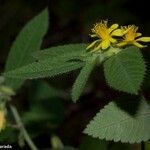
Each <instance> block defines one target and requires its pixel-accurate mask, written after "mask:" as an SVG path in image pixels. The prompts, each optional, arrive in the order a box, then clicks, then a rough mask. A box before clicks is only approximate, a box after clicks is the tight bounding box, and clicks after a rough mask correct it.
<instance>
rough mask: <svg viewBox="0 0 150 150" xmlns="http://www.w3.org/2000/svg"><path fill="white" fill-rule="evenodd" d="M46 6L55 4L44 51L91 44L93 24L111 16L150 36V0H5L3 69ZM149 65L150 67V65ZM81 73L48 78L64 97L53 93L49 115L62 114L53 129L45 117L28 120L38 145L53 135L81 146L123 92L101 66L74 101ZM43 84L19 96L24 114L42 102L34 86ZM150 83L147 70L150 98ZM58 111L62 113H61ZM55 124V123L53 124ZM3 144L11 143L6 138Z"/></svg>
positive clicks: (0, 12)
mask: <svg viewBox="0 0 150 150" xmlns="http://www.w3.org/2000/svg"><path fill="white" fill-rule="evenodd" d="M45 7H48V8H49V15H50V18H49V22H50V25H49V31H48V33H47V34H46V36H45V38H44V40H43V45H42V49H44V48H47V47H51V46H56V45H62V44H68V43H87V42H89V41H90V39H89V36H88V35H89V33H90V29H91V27H93V24H95V23H96V22H98V21H100V20H102V19H108V20H109V21H110V23H119V24H121V25H128V24H135V25H137V26H139V31H140V32H142V33H143V35H145V36H150V30H149V26H150V20H149V1H148V0H142V1H136V0H132V1H131V0H49V1H48V0H0V72H3V71H4V65H5V62H6V59H7V55H8V52H9V50H10V47H11V44H12V42H13V41H14V40H15V37H16V36H17V34H18V33H19V31H20V30H21V29H22V28H23V26H24V25H25V24H26V23H27V22H28V21H29V20H30V19H32V18H33V17H34V16H36V15H37V14H38V13H39V12H40V11H42V10H43V9H44V8H45ZM142 53H143V55H144V58H145V60H146V64H147V66H149V58H150V52H149V48H145V49H143V50H142ZM147 68H148V70H149V67H147ZM77 73H78V71H76V72H73V73H70V74H67V75H62V76H60V77H56V78H55V79H54V78H53V79H45V80H44V81H46V82H47V83H49V85H50V86H52V87H55V88H56V89H57V90H59V91H57V92H58V93H59V92H60V93H59V94H58V95H62V96H61V97H59V96H58V97H59V98H58V97H57V96H52V97H53V98H52V101H51V100H46V101H44V102H42V104H41V105H43V108H44V109H45V110H46V111H47V113H48V112H49V111H51V110H50V109H52V110H54V111H52V112H53V114H54V116H56V118H55V117H54V119H53V121H54V122H55V123H54V124H57V126H56V127H53V121H52V120H51V119H50V120H46V121H45V122H44V121H43V122H44V124H42V122H40V120H39V119H37V120H38V121H37V120H36V121H35V122H32V119H31V122H28V121H29V120H30V117H29V119H27V120H28V121H26V119H25V124H26V126H27V129H28V130H29V132H30V133H31V135H32V134H33V139H34V141H35V143H36V144H37V146H38V147H42V148H43V147H50V142H49V141H50V137H51V135H52V134H57V135H58V136H59V137H60V138H61V139H62V141H63V143H64V144H65V145H72V146H75V147H78V146H79V145H80V144H81V141H82V140H83V138H84V136H85V135H83V134H82V131H83V129H84V128H85V127H86V124H87V123H88V122H89V120H91V119H92V117H93V116H95V113H96V112H97V111H98V110H99V109H100V108H101V107H103V106H104V105H105V104H107V103H108V102H109V101H111V100H112V99H113V98H118V96H120V95H121V96H122V95H123V93H118V92H116V91H114V90H113V89H111V88H109V87H108V86H107V85H106V83H105V80H104V76H103V71H102V68H101V70H100V69H96V70H95V71H94V73H93V74H92V76H91V78H90V81H89V82H88V85H87V87H86V88H85V92H84V93H83V94H82V97H81V99H80V101H79V102H78V103H77V104H73V103H72V102H71V98H70V96H68V93H69V90H70V89H71V86H72V84H73V82H74V80H75V78H76V76H77ZM37 82H38V83H37ZM37 82H35V81H27V82H26V83H25V85H24V86H23V87H22V89H20V90H19V91H18V94H17V96H16V97H15V101H14V103H15V104H16V105H17V106H18V108H19V109H20V111H21V112H22V115H23V117H24V114H25V113H27V112H30V111H31V108H32V107H33V106H36V105H35V103H37V102H35V101H34V100H33V101H32V99H34V98H33V97H34V96H33V93H34V90H35V93H36V88H37V87H40V86H41V85H40V84H41V83H39V81H37ZM149 83H150V81H149V71H147V75H146V78H145V81H144V86H143V87H142V90H143V91H142V92H143V93H144V95H145V97H146V98H147V99H149V97H150V95H149V87H150V84H149ZM32 87H33V88H32ZM62 89H65V90H64V91H63V90H62ZM30 93H32V94H30ZM35 97H36V96H35ZM129 97H130V96H129ZM128 99H130V98H128ZM39 103H41V102H39ZM52 103H53V104H54V105H52ZM55 103H56V104H55ZM46 106H47V108H46ZM41 107H42V106H41ZM38 109H39V107H38ZM40 109H42V108H40ZM57 110H61V111H60V112H57ZM31 112H32V113H35V112H36V111H35V110H33V111H31ZM43 113H45V112H43ZM37 115H38V114H37ZM29 116H31V114H29ZM51 122H52V125H49V124H51ZM41 124H42V125H41ZM47 124H48V125H47ZM34 126H36V128H34ZM41 126H42V127H41ZM41 130H42V131H41ZM35 133H37V134H35ZM6 135H7V134H6ZM15 135H16V133H15ZM13 136H14V134H13ZM16 139H17V138H16ZM16 141H17V140H15V138H14V140H12V141H11V142H12V143H13V144H15V145H17V142H16ZM2 142H6V143H8V142H10V141H9V140H8V137H7V136H6V138H4V140H2ZM110 144H111V142H110ZM25 149H26V147H25Z"/></svg>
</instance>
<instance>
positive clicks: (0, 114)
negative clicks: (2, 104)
mask: <svg viewBox="0 0 150 150" xmlns="http://www.w3.org/2000/svg"><path fill="white" fill-rule="evenodd" d="M5 117H6V116H5V111H4V110H0V131H1V130H3V129H4V128H5V126H6V118H5Z"/></svg>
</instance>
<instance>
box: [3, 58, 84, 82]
mask: <svg viewBox="0 0 150 150" xmlns="http://www.w3.org/2000/svg"><path fill="white" fill-rule="evenodd" d="M83 65H84V63H83V62H81V61H74V62H64V61H61V60H59V59H58V60H57V62H56V60H55V59H54V61H53V59H51V58H49V59H46V60H42V61H39V62H34V63H31V64H29V65H26V66H23V67H21V68H18V69H15V70H13V71H9V72H6V73H5V74H4V75H5V76H6V77H11V78H21V79H22V78H23V79H34V78H44V77H51V76H55V75H58V74H62V73H66V72H69V71H72V70H75V69H78V68H80V67H82V66H83Z"/></svg>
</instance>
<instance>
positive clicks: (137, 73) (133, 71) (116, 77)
mask: <svg viewBox="0 0 150 150" xmlns="http://www.w3.org/2000/svg"><path fill="white" fill-rule="evenodd" d="M145 70H146V67H145V63H144V60H143V57H142V54H141V52H140V50H139V49H138V48H135V47H130V48H126V49H123V50H122V51H121V52H120V53H118V54H117V55H114V56H112V57H110V58H109V59H108V60H107V61H106V62H105V63H104V73H105V78H106V80H107V82H108V84H109V85H110V86H111V87H113V88H115V89H117V90H120V91H123V92H127V93H131V94H137V93H138V90H139V89H140V86H141V84H142V81H143V78H144V75H145Z"/></svg>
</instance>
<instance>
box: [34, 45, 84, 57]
mask: <svg viewBox="0 0 150 150" xmlns="http://www.w3.org/2000/svg"><path fill="white" fill-rule="evenodd" d="M85 52H86V44H68V45H62V46H56V47H51V48H48V49H45V50H41V51H38V52H34V53H33V54H32V55H33V57H35V58H36V59H38V60H42V59H48V58H54V57H61V58H62V57H63V58H65V57H73V56H74V58H82V57H84V54H85Z"/></svg>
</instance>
